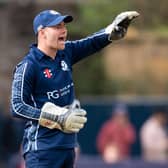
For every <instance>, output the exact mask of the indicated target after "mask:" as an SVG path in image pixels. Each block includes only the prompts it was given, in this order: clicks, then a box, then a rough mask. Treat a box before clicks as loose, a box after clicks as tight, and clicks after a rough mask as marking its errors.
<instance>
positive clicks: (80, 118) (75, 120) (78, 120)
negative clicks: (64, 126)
mask: <svg viewBox="0 0 168 168" xmlns="http://www.w3.org/2000/svg"><path fill="white" fill-rule="evenodd" d="M71 122H73V123H79V124H84V123H86V122H87V118H86V117H84V116H73V117H72V119H71Z"/></svg>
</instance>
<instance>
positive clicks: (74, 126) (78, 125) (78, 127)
mask: <svg viewBox="0 0 168 168" xmlns="http://www.w3.org/2000/svg"><path fill="white" fill-rule="evenodd" d="M83 127H84V124H80V123H73V124H71V128H72V129H81V128H83Z"/></svg>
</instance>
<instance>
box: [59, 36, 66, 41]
mask: <svg viewBox="0 0 168 168" xmlns="http://www.w3.org/2000/svg"><path fill="white" fill-rule="evenodd" d="M58 40H59V41H60V42H65V40H66V37H59V38H58Z"/></svg>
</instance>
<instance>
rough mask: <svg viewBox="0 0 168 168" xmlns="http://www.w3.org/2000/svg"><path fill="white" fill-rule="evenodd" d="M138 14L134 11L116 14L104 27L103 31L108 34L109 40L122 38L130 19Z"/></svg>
mask: <svg viewBox="0 0 168 168" xmlns="http://www.w3.org/2000/svg"><path fill="white" fill-rule="evenodd" d="M138 16H139V13H138V12H136V11H126V12H122V13H120V14H119V15H117V16H116V18H115V19H114V21H113V22H112V24H110V25H109V26H107V27H106V29H105V32H106V33H107V34H109V37H108V39H109V41H113V40H119V39H121V38H123V37H124V36H125V35H126V32H127V29H128V26H129V25H130V23H131V22H132V20H133V19H135V18H136V17H138Z"/></svg>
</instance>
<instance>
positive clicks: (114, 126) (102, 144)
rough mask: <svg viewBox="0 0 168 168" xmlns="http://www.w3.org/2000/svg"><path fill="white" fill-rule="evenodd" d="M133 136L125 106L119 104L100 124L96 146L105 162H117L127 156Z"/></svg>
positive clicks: (134, 134)
mask: <svg viewBox="0 0 168 168" xmlns="http://www.w3.org/2000/svg"><path fill="white" fill-rule="evenodd" d="M135 137H136V133H135V130H134V127H133V125H132V124H131V123H130V121H129V117H128V111H127V108H126V106H125V105H122V104H119V105H117V106H116V107H115V108H114V111H113V113H112V116H111V118H110V119H109V120H108V121H106V122H105V123H104V125H103V126H102V128H101V130H100V132H99V134H98V137H97V148H98V151H99V152H100V153H101V155H102V158H103V160H104V161H105V162H106V163H114V162H118V161H121V160H123V159H127V158H128V157H129V155H130V150H131V145H132V144H133V143H134V142H135Z"/></svg>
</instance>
